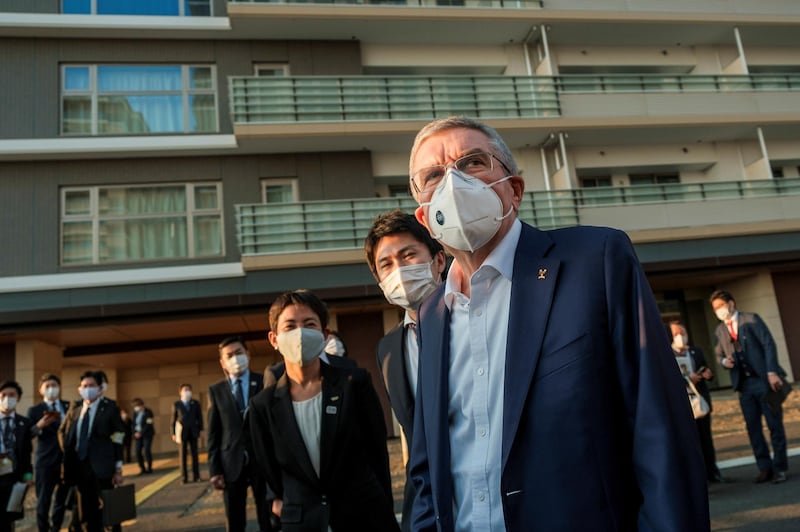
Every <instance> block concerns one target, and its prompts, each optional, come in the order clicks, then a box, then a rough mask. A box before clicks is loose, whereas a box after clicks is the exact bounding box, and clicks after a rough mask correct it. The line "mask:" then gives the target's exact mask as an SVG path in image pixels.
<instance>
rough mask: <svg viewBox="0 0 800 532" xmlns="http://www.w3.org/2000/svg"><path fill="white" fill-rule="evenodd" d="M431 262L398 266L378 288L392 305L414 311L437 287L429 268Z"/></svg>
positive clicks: (436, 280)
mask: <svg viewBox="0 0 800 532" xmlns="http://www.w3.org/2000/svg"><path fill="white" fill-rule="evenodd" d="M432 266H433V261H430V262H426V263H423V264H411V265H410V266H400V267H398V268H395V269H394V270H392V271H391V272H390V273H389V275H387V276H386V277H385V278H384V279H383V281H381V282H380V283H378V286H380V287H381V290H383V295H384V296H385V297H386V300H387V301H388V302H389V303H391V304H392V305H397V306H398V307H403V308H404V309H406V310H410V311H412V312H413V311H416V310H417V309H418V308H419V306H420V305H421V304H422V302H423V301H425V299H426V298H427V297H428V296H429V295H431V294H432V293H433V291H434V290H436V287H437V286H439V280H438V279H434V277H433V272H432V271H431V267H432Z"/></svg>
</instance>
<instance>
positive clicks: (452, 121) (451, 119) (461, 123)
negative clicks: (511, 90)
mask: <svg viewBox="0 0 800 532" xmlns="http://www.w3.org/2000/svg"><path fill="white" fill-rule="evenodd" d="M456 128H466V129H475V130H477V131H480V132H482V133H483V134H484V135H486V136H487V137H489V145H490V146H491V147H492V149H493V150H494V151H495V152H496V153H495V154H494V155H495V156H496V157H498V158H499V159H500V160H501V161H502V162H503V164H505V165H506V167H508V169H509V170H511V173H512V174H514V175H519V168H518V167H517V163H516V161H515V160H514V156H513V155H511V150H510V149H509V148H508V144H506V141H504V140H503V137H501V136H500V134H499V133H498V132H497V131H495V130H494V129H493V128H491V127H489V126H487V125H486V124H484V123H483V122H481V121H480V120H477V119H475V118H469V117H466V116H448V117H447V118H437V119H436V120H434V121H433V122H430V123H428V124H427V125H426V126H425V127H423V128H422V129H420V130H419V133H417V136H416V138H415V139H414V145H413V146H412V147H411V155H410V157H409V159H408V175H409V179H410V178H411V175H412V174H413V172H414V159H416V157H417V151H419V147H420V145H421V144H422V143H423V142H425V141H426V140H428V139H429V138H430V137H432V136H433V135H436V134H437V133H439V132H441V131H445V130H448V129H456ZM411 191H412V192H414V187H413V186H412V187H411Z"/></svg>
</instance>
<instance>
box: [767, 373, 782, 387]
mask: <svg viewBox="0 0 800 532" xmlns="http://www.w3.org/2000/svg"><path fill="white" fill-rule="evenodd" d="M767 379H769V387H770V388H772V391H774V392H777V391H779V390H780V389H781V388H783V381H782V380H781V378H780V377H779V376H778V375H777V374H776V373H769V374H767Z"/></svg>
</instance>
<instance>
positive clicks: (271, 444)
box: [247, 364, 399, 532]
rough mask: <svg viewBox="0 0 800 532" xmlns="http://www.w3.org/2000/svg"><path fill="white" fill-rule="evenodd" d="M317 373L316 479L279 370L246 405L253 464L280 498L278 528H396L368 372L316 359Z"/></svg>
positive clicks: (382, 431)
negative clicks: (277, 376) (319, 411)
mask: <svg viewBox="0 0 800 532" xmlns="http://www.w3.org/2000/svg"><path fill="white" fill-rule="evenodd" d="M320 372H321V374H322V422H321V425H322V427H321V432H320V475H319V476H317V474H316V473H315V472H314V468H313V466H312V465H311V460H310V458H309V457H308V452H307V451H306V447H305V444H304V443H303V438H302V436H301V434H300V429H299V428H298V426H297V421H296V419H295V416H294V410H293V408H292V398H291V395H290V393H289V381H288V379H287V377H286V375H285V374H284V375H283V376H281V377H280V379H279V380H278V381H277V382H275V383H273V384H272V385H270V386H265V387H264V390H263V391H262V392H260V393H258V394H257V395H256V396H255V397H253V399H252V400H251V402H250V407H249V410H248V420H247V421H248V423H249V425H250V427H249V428H250V434H251V438H252V440H253V450H254V455H255V456H254V458H255V465H256V467H257V468H258V469H259V471H258V473H260V474H262V475H264V476H265V477H266V478H267V482H268V484H269V486H270V487H271V488H272V489H273V490H274V491H275V493H276V495H277V498H279V499H282V500H283V510H282V513H281V523H282V527H283V530H284V531H285V532H300V531H303V532H305V531H315V532H316V531H320V532H325V531H327V529H328V526H330V528H331V530H333V531H334V532H338V531H359V530H364V531H367V530H369V531H375V530H380V531H392V530H399V527H398V525H397V520H396V519H395V517H394V509H393V503H392V489H391V477H390V474H389V454H388V451H387V448H386V425H385V424H384V419H383V410H382V409H381V405H380V403H379V401H378V396H377V395H376V393H375V390H374V388H373V387H372V381H371V378H370V376H369V373H367V371H365V370H363V369H360V368H337V367H333V366H329V365H327V364H320ZM265 384H267V383H265Z"/></svg>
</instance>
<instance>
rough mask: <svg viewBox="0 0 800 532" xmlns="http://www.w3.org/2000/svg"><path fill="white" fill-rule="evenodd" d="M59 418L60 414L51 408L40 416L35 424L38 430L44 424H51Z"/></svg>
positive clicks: (44, 425)
mask: <svg viewBox="0 0 800 532" xmlns="http://www.w3.org/2000/svg"><path fill="white" fill-rule="evenodd" d="M60 418H61V416H60V415H59V414H58V412H55V411H52V410H51V411H48V412H45V413H44V415H43V416H42V419H40V420H39V421H37V422H36V426H37V427H39V430H42V429H43V428H45V427H46V426H48V425H52V424H53V423H55V422H56V421H58V420H59V419H60Z"/></svg>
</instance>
